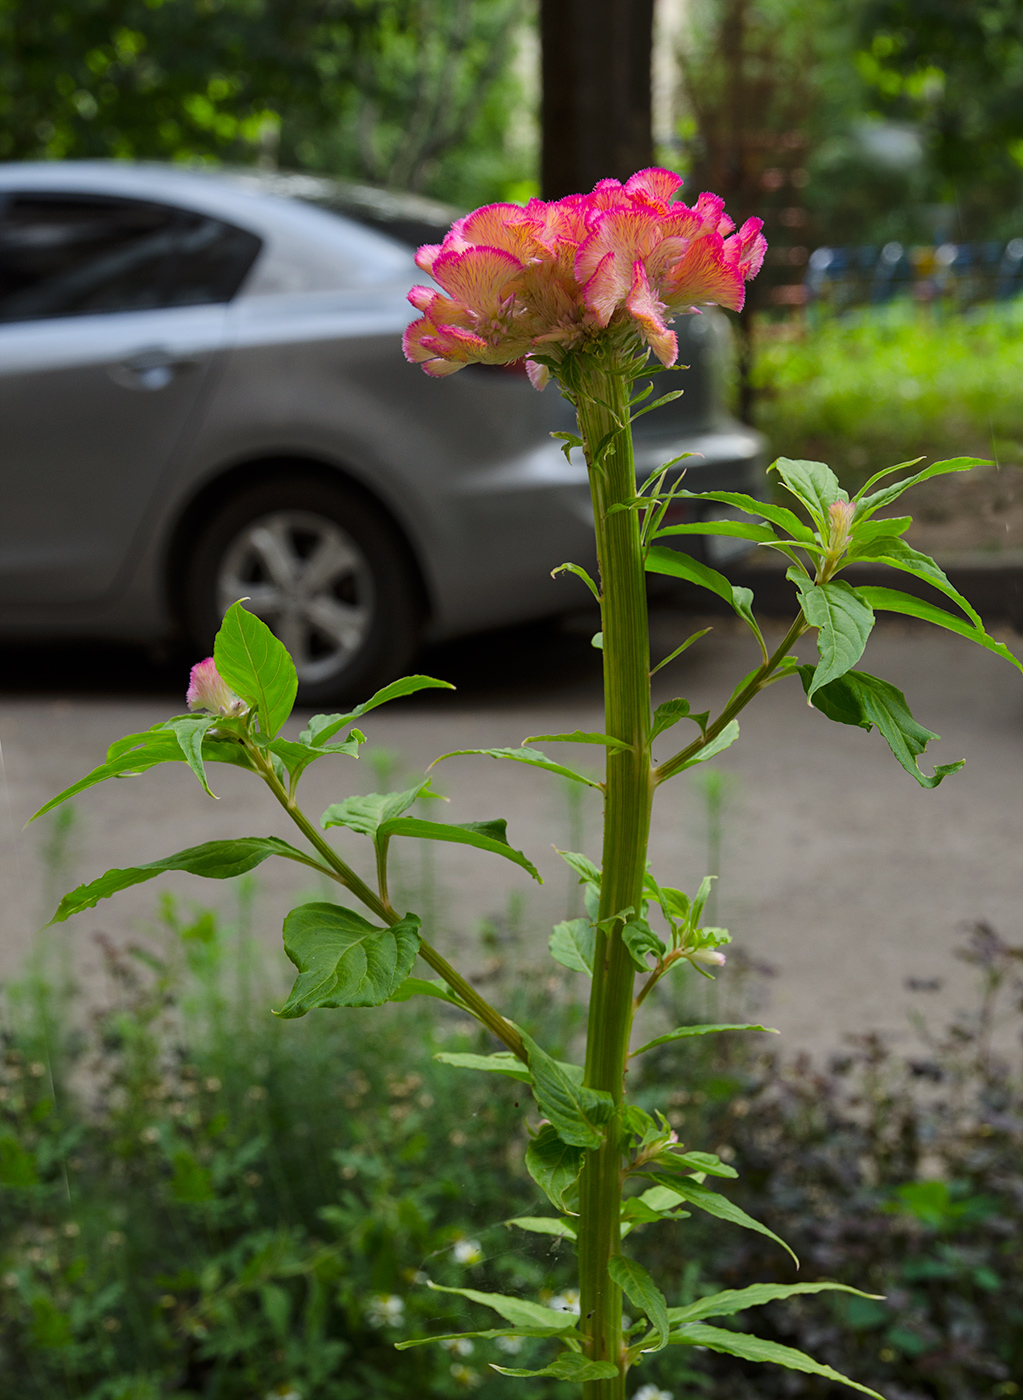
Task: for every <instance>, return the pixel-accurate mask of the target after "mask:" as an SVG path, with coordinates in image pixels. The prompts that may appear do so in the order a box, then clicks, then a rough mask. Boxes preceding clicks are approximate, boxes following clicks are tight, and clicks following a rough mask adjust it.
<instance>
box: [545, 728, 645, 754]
mask: <svg viewBox="0 0 1023 1400" xmlns="http://www.w3.org/2000/svg"><path fill="white" fill-rule="evenodd" d="M522 742H523V744H544V743H547V744H603V745H604V746H605V748H609V749H624V750H625V751H626V753H627V752H628V751H629V749H630V748H631V747H632V745H631V744H627V743H626V742H625V740H624V739H613V738H612V737H611V735H610V734H588V733H585V732H584V731H583V730H582V729H573V730H572V733H571V734H530V736H529V738H528V739H523V741H522Z"/></svg>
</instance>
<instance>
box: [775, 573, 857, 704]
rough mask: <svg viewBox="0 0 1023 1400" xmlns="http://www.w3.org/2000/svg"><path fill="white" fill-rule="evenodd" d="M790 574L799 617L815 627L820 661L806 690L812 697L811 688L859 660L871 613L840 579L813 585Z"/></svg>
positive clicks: (817, 688)
mask: <svg viewBox="0 0 1023 1400" xmlns="http://www.w3.org/2000/svg"><path fill="white" fill-rule="evenodd" d="M793 574H794V570H792V569H790V570H789V571H788V576H789V577H790V578H793V582H794V583H795V584H796V587H797V588H798V589H799V601H800V604H801V606H802V609H803V616H804V617H805V618H806V620H807V622H808V623H809V624H810V626H811V627H816V628H817V650H818V652H819V653H820V658H821V664H820V665H819V666H818V667H817V671H816V675H815V676H814V680H813V685H812V687H811V689H810V691H809V692H808V694H809V696H810V698H811V699H812V698H813V694H814V691H815V690H819V689H820V687H821V686H822V685H827V683H828V681H833V680H835V679H836V678H837V677H838V676H841V675H844V674H845V672H846V671H848V670H849V669H850V668H851V667H853V666H855V665H856V663H857V661H859V659H860V657H861V656H862V655H863V650H864V648H865V647H866V645H867V638H868V637H869V636H870V629H871V628H872V627H873V625H874V612H873V609H872V608H871V606H870V604H869V603H867V602H865V601H864V600H863V598H862V597H861V596H860V594H859V593H857V591H856V589H855V588H852V587H850V585H849V584H848V583H846V582H845V580H844V579H835V580H834V581H833V582H831V583H821V584H813V583H811V582H810V581H809V580H808V579H801V578H799V577H798V576H796V577H793Z"/></svg>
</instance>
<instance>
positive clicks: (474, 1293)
mask: <svg viewBox="0 0 1023 1400" xmlns="http://www.w3.org/2000/svg"><path fill="white" fill-rule="evenodd" d="M427 1286H428V1287H429V1288H432V1289H433V1290H434V1292H435V1293H456V1294H457V1295H458V1296H459V1297H460V1298H468V1299H469V1301H470V1302H471V1303H482V1304H483V1306H484V1307H486V1308H493V1310H494V1312H496V1313H500V1314H501V1316H502V1317H503V1318H505V1319H506V1320H507V1321H508V1322H510V1323H511V1324H512V1326H513V1327H541V1328H544V1329H546V1328H549V1329H550V1332H549V1333H548V1335H549V1336H555V1335H556V1334H557V1333H559V1332H574V1331H575V1326H576V1324H575V1318H574V1317H573V1316H572V1314H571V1313H568V1314H566V1313H563V1312H558V1311H557V1309H555V1308H545V1307H544V1306H543V1304H542V1303H532V1302H530V1300H529V1299H528V1298H512V1297H509V1295H508V1294H506V1293H481V1292H480V1291H479V1290H478V1289H476V1288H447V1287H445V1286H444V1285H442V1284H439V1283H433V1282H432V1281H431V1282H430V1283H429V1284H428V1285H427Z"/></svg>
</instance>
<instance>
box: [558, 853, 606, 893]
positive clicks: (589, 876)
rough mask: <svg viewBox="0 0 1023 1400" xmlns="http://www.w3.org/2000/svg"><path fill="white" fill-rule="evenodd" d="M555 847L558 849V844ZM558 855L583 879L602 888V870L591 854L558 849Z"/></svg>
mask: <svg viewBox="0 0 1023 1400" xmlns="http://www.w3.org/2000/svg"><path fill="white" fill-rule="evenodd" d="M554 849H555V850H556V851H557V850H558V848H557V846H555V848H554ZM558 855H559V856H560V857H561V859H562V860H563V861H564V862H565V864H566V865H567V866H569V867H570V868H571V869H572V870H574V871H575V873H576V874H577V875H578V876H579V879H580V880H581V881H585V882H586V883H587V884H590V885H596V887H597V889H598V890H599V889H600V870H599V869H598V867H597V866H596V865H594V863H593V861H592V860H590V858H589V856H584V855H580V853H579V852H578V851H558Z"/></svg>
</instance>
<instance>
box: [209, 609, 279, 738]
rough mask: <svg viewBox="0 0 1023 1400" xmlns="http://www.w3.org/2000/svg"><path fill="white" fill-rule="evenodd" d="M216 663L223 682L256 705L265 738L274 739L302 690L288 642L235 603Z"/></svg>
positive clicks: (217, 647) (227, 615)
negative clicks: (284, 641) (299, 690)
mask: <svg viewBox="0 0 1023 1400" xmlns="http://www.w3.org/2000/svg"><path fill="white" fill-rule="evenodd" d="M213 660H214V662H215V663H216V667H217V672H218V674H219V675H220V677H221V679H222V680H224V681H225V682H226V683H227V684H228V685H229V686H230V687H231V689H232V690H233V691H235V693H236V694H238V695H240V696H241V698H242V699H243V700H246V701H248V703H249V704H250V705H253V706H255V709H256V713H257V715H258V716H259V726H260V728H261V729H262V731H263V735H264V737H265V738H267V739H272V738H274V736H275V735H276V734H277V732H278V731H279V730H280V728H281V726H282V725H283V724H284V721H285V720H286V719H287V718H288V716H289V715H290V714H291V711H292V709H293V707H294V704H295V693H296V691H297V690H298V673H297V671H296V670H295V663H294V662H293V661H292V659H291V656H290V655H289V653H288V649H287V647H286V646H285V645H284V643H283V642H282V641H279V640H278V638H277V637H275V636H274V634H273V633H272V632H271V631H270V628H269V627H267V625H266V623H265V622H264V621H263V620H262V618H258V617H256V616H255V614H253V613H250V612H246V611H245V609H244V608H243V607H242V605H241V603H240V602H237V603H232V604H231V606H230V607H229V608H228V610H227V612H226V613H225V614H224V620H223V622H222V623H221V624H220V631H219V632H218V633H217V636H216V640H215V641H214V643H213Z"/></svg>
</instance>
